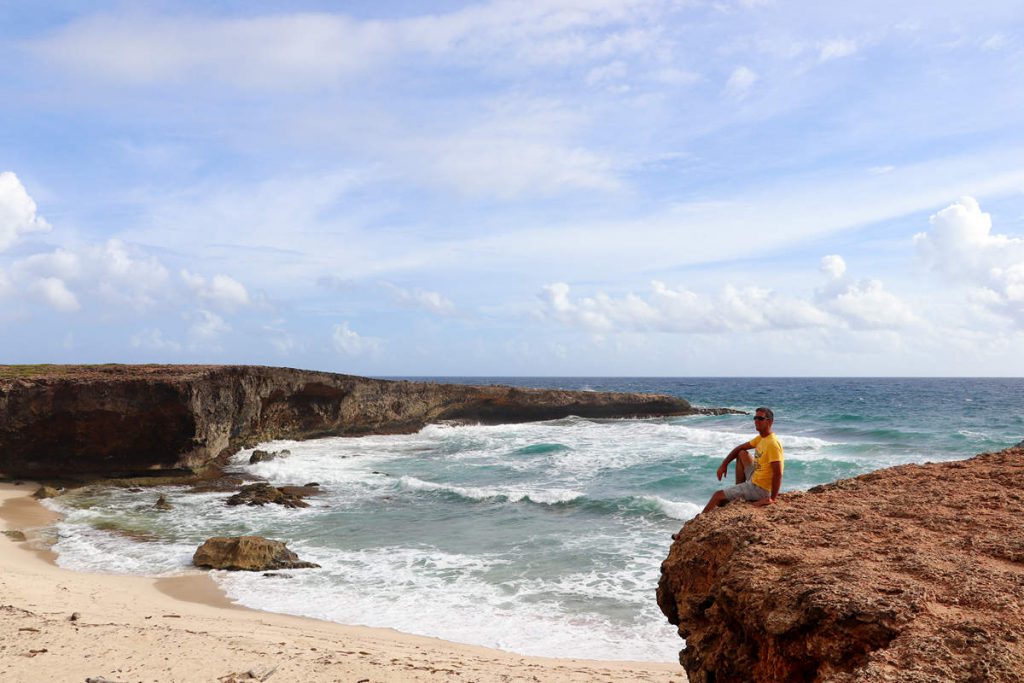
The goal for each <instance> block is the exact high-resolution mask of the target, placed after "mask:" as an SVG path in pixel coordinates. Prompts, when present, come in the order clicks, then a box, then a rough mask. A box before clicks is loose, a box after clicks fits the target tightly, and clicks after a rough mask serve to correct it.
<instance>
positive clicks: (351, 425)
mask: <svg viewBox="0 0 1024 683" xmlns="http://www.w3.org/2000/svg"><path fill="white" fill-rule="evenodd" d="M700 412H714V410H710V411H708V410H703V409H696V408H693V407H691V406H690V404H689V403H688V402H687V401H685V400H683V399H679V398H674V397H671V396H663V395H653V394H636V393H602V392H583V391H556V390H542V389H517V388H513V387H505V386H482V387H472V386H463V385H457V384H433V383H428V382H396V381H385V380H375V379H368V378H365V377H355V376H352V375H338V374H332V373H327V372H312V371H306V370H293V369H289V368H268V367H257V366H197V365H191V366H188V365H103V366H59V365H57V366H34V367H31V368H25V367H24V366H0V474H3V475H5V476H8V477H19V476H24V477H28V476H32V477H68V476H73V475H78V474H82V475H94V476H95V475H125V474H139V473H150V472H152V471H158V470H165V471H166V470H179V469H180V470H183V471H186V472H188V471H200V470H203V469H208V468H210V467H215V466H216V465H217V464H218V463H220V462H223V460H224V459H225V458H226V457H228V456H230V455H231V454H233V453H235V452H236V451H238V450H239V449H240V448H242V447H245V446H248V447H251V446H254V445H255V444H257V443H260V442H264V441H270V440H274V439H310V438H316V437H321V436H358V435H363V434H402V433H410V432H415V431H418V430H419V429H421V428H422V427H424V426H425V425H427V424H429V423H431V422H439V421H444V420H449V421H459V422H480V423H484V424H496V423H513V422H528V421H532V420H551V419H558V418H563V417H567V416H569V415H578V416H581V417H652V416H660V415H689V414H693V413H700Z"/></svg>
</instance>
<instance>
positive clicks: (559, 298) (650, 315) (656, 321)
mask: <svg viewBox="0 0 1024 683" xmlns="http://www.w3.org/2000/svg"><path fill="white" fill-rule="evenodd" d="M540 297H541V300H542V301H543V302H544V308H543V309H542V311H541V313H542V315H545V316H546V317H548V318H552V319H555V320H558V321H560V322H562V323H564V324H566V325H569V326H572V327H577V328H581V329H583V330H586V331H588V332H592V333H595V334H605V333H610V332H667V333H678V334H715V333H722V332H758V331H765V330H781V329H800V328H806V327H820V326H824V325H827V324H828V323H829V316H828V315H827V314H826V313H824V312H823V311H821V310H819V309H818V308H817V307H815V306H814V305H813V304H812V303H810V302H807V301H803V300H800V299H798V298H794V297H788V296H784V295H781V294H779V293H777V292H772V291H770V290H766V289H762V288H758V287H742V288H738V287H734V286H731V285H728V286H726V287H724V288H722V290H721V291H720V292H719V293H718V295H717V296H714V297H708V296H703V295H700V294H697V293H695V292H692V291H690V290H687V289H672V288H670V287H668V286H666V285H665V284H664V283H662V282H652V283H651V292H650V293H649V294H648V295H646V296H642V295H637V294H634V293H628V294H625V295H623V296H619V297H613V296H609V295H607V294H605V293H603V292H598V293H597V294H595V295H594V296H592V297H581V298H579V299H576V300H573V299H572V298H571V297H570V287H569V285H568V284H566V283H564V282H556V283H552V284H549V285H545V286H544V288H543V290H542V293H541V295H540Z"/></svg>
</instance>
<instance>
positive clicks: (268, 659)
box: [0, 483, 686, 683]
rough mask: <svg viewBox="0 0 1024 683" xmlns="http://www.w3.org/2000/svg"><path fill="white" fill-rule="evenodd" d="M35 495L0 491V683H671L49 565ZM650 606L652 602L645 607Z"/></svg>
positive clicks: (205, 584)
mask: <svg viewBox="0 0 1024 683" xmlns="http://www.w3.org/2000/svg"><path fill="white" fill-rule="evenodd" d="M34 490H35V486H34V485H32V484H29V483H25V484H23V485H20V486H16V485H13V484H0V524H2V525H3V530H4V531H22V532H24V533H25V534H26V536H27V541H21V540H20V539H19V537H17V535H7V534H5V535H4V536H3V537H0V548H2V552H0V678H2V679H3V680H10V681H19V682H24V683H32V682H35V681H38V682H40V683H42V682H46V683H50V682H54V681H68V682H72V681H77V682H81V681H86V679H90V678H91V679H96V680H106V681H110V682H114V681H116V682H122V683H128V682H132V683H134V682H136V681H145V682H149V681H153V682H157V681H159V682H160V683H170V682H172V681H180V682H182V683H185V682H188V683H192V682H198V681H215V682H220V683H228V682H230V681H253V680H266V681H270V683H274V682H276V681H346V682H348V683H358V682H364V683H374V682H379V681H439V680H444V681H480V682H488V681H495V682H497V681H542V682H544V681H554V682H556V683H557V682H560V681H652V682H653V681H662V682H668V681H675V682H676V683H683V682H684V681H685V680H686V676H685V674H684V672H683V670H682V668H681V667H680V666H679V665H678V664H676V663H673V662H668V663H665V664H657V663H648V662H641V663H635V662H606V661H590V660H577V659H548V658H540V657H525V656H520V655H515V654H510V653H506V652H502V651H499V650H491V649H487V648H482V647H474V646H469V645H461V644H458V643H450V642H447V641H443V640H438V639H433V638H423V637H418V636H411V635H407V634H404V633H399V632H397V631H391V630H386V629H373V628H367V627H358V626H346V625H342V624H334V623H330V622H323V621H317V620H313V619H305V618H299V617H291V616H285V615H278V614H271V613H266V612H258V611H254V610H249V609H244V608H240V607H237V606H235V605H232V604H231V603H230V602H229V601H228V600H227V599H226V598H225V597H224V595H223V594H222V593H221V591H220V590H219V589H218V587H217V586H216V584H215V583H214V582H213V580H212V579H211V578H210V577H208V576H206V575H205V574H203V573H200V572H198V571H197V572H196V573H195V574H193V575H187V576H181V577H175V578H164V579H154V578H143V577H130V576H112V575H101V574H84V573H78V572H71V571H67V570H64V569H61V568H59V567H57V566H56V565H55V564H54V563H53V557H52V554H50V553H49V552H48V551H47V550H46V549H45V547H43V545H42V544H41V542H40V541H39V539H38V536H37V534H36V533H35V532H34V530H36V529H39V528H41V527H45V526H46V525H48V524H50V523H52V521H53V520H54V518H55V515H54V514H53V513H52V512H51V511H50V510H48V509H47V508H45V507H43V506H42V505H40V504H39V503H38V502H37V501H35V500H34V499H33V498H31V493H32V492H33V491H34ZM652 599H653V597H652Z"/></svg>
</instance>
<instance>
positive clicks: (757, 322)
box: [540, 254, 921, 335]
mask: <svg viewBox="0 0 1024 683" xmlns="http://www.w3.org/2000/svg"><path fill="white" fill-rule="evenodd" d="M821 271H822V272H823V273H824V274H825V275H826V276H827V277H828V278H829V281H828V284H827V285H826V286H825V287H823V288H821V289H819V290H817V291H816V292H815V293H814V295H813V298H803V297H801V296H792V295H787V294H784V293H781V292H778V291H773V290H769V289H764V288H761V287H752V286H747V287H737V286H734V285H725V286H724V287H722V288H721V289H720V290H719V291H718V292H717V294H715V295H704V294H699V293H696V292H693V291H690V290H688V289H673V288H671V287H668V286H667V285H665V284H664V283H662V282H657V281H655V282H652V283H651V291H650V293H648V294H646V295H637V294H634V293H632V292H630V293H628V294H625V295H622V296H617V297H616V296H609V295H608V294H605V293H603V292H598V293H597V294H595V295H594V296H589V297H580V298H578V299H573V298H572V297H571V296H570V287H569V285H568V284H566V283H564V282H556V283H552V284H549V285H545V286H544V288H543V290H542V292H541V294H540V298H541V301H542V302H543V304H544V305H543V307H542V309H541V311H540V313H541V315H542V316H544V317H546V318H548V319H554V320H558V321H559V322H561V323H563V324H566V325H568V326H570V327H575V328H579V329H582V330H585V331H588V332H591V333H594V334H598V335H603V334H606V333H612V332H615V333H623V332H667V333H675V334H720V333H737V332H740V333H742V332H768V331H781V330H807V329H822V330H829V329H855V330H895V329H900V328H904V327H906V326H909V325H915V324H918V323H920V322H921V321H920V319H919V318H917V316H915V315H914V313H913V311H912V310H911V309H910V307H909V306H908V305H907V304H906V303H904V302H903V301H902V300H901V299H900V298H899V297H897V296H896V295H894V294H892V293H891V292H888V291H886V290H885V288H884V286H883V285H882V283H881V282H879V281H877V280H861V281H849V280H848V279H847V278H846V263H845V261H844V260H843V258H842V257H841V256H838V255H835V254H833V255H829V256H826V257H824V258H823V259H822V261H821Z"/></svg>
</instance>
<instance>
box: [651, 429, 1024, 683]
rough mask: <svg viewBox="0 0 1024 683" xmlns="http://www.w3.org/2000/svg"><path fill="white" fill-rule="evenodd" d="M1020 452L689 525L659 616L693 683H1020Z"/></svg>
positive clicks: (669, 571)
mask: <svg viewBox="0 0 1024 683" xmlns="http://www.w3.org/2000/svg"><path fill="white" fill-rule="evenodd" d="M1022 481H1024V449H1020V448H1011V449H1007V450H1005V451H1001V452H999V453H986V454H982V455H979V456H976V457H974V458H971V459H970V460H965V461H957V462H945V463H931V464H926V465H902V466H900V467H894V468H891V469H886V470H879V471H877V472H872V473H870V474H865V475H862V476H860V477H857V478H855V479H844V480H841V481H837V482H835V483H833V484H828V485H825V486H819V487H815V488H814V489H811V490H810V491H808V492H805V493H800V492H797V493H786V494H785V495H783V496H782V497H781V498H780V499H779V503H778V504H776V505H771V506H768V507H765V508H754V507H752V506H751V505H749V504H742V503H732V504H730V505H728V506H726V507H724V508H719V509H717V510H714V511H712V512H709V513H708V514H703V515H700V516H698V517H697V518H695V519H693V520H691V521H689V522H687V523H686V525H685V526H683V528H682V530H681V531H680V532H679V534H678V539H677V540H676V542H675V543H674V544H673V545H672V549H671V551H670V552H669V555H668V558H667V559H666V560H665V561H664V562H663V563H662V567H661V571H662V576H661V580H660V582H659V584H658V604H659V606H660V607H661V610H662V612H664V613H665V615H666V616H667V617H668V620H669V621H670V622H671V623H673V624H677V625H678V626H679V635H680V636H681V637H682V638H684V639H685V640H686V648H685V649H684V650H683V651H682V652H681V653H680V657H679V658H680V662H681V663H682V664H683V666H684V667H685V668H686V673H687V676H688V677H689V680H690V682H691V683H709V682H710V681H752V682H754V683H757V682H763V681H805V682H807V683H825V682H826V681H827V682H828V683H869V682H870V683H894V682H896V681H900V682H910V681H914V682H917V681H921V682H924V681H964V682H965V683H966V682H968V681H979V682H980V681H1022V680H1024V676H1022V674H1021V672H1022V671H1024V609H1022V606H1024V601H1022V598H1021V596H1022V595H1024V525H1022V524H1021V522H1020V520H1021V519H1024V493H1022V492H1021V490H1020V483H1021V482H1022Z"/></svg>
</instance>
